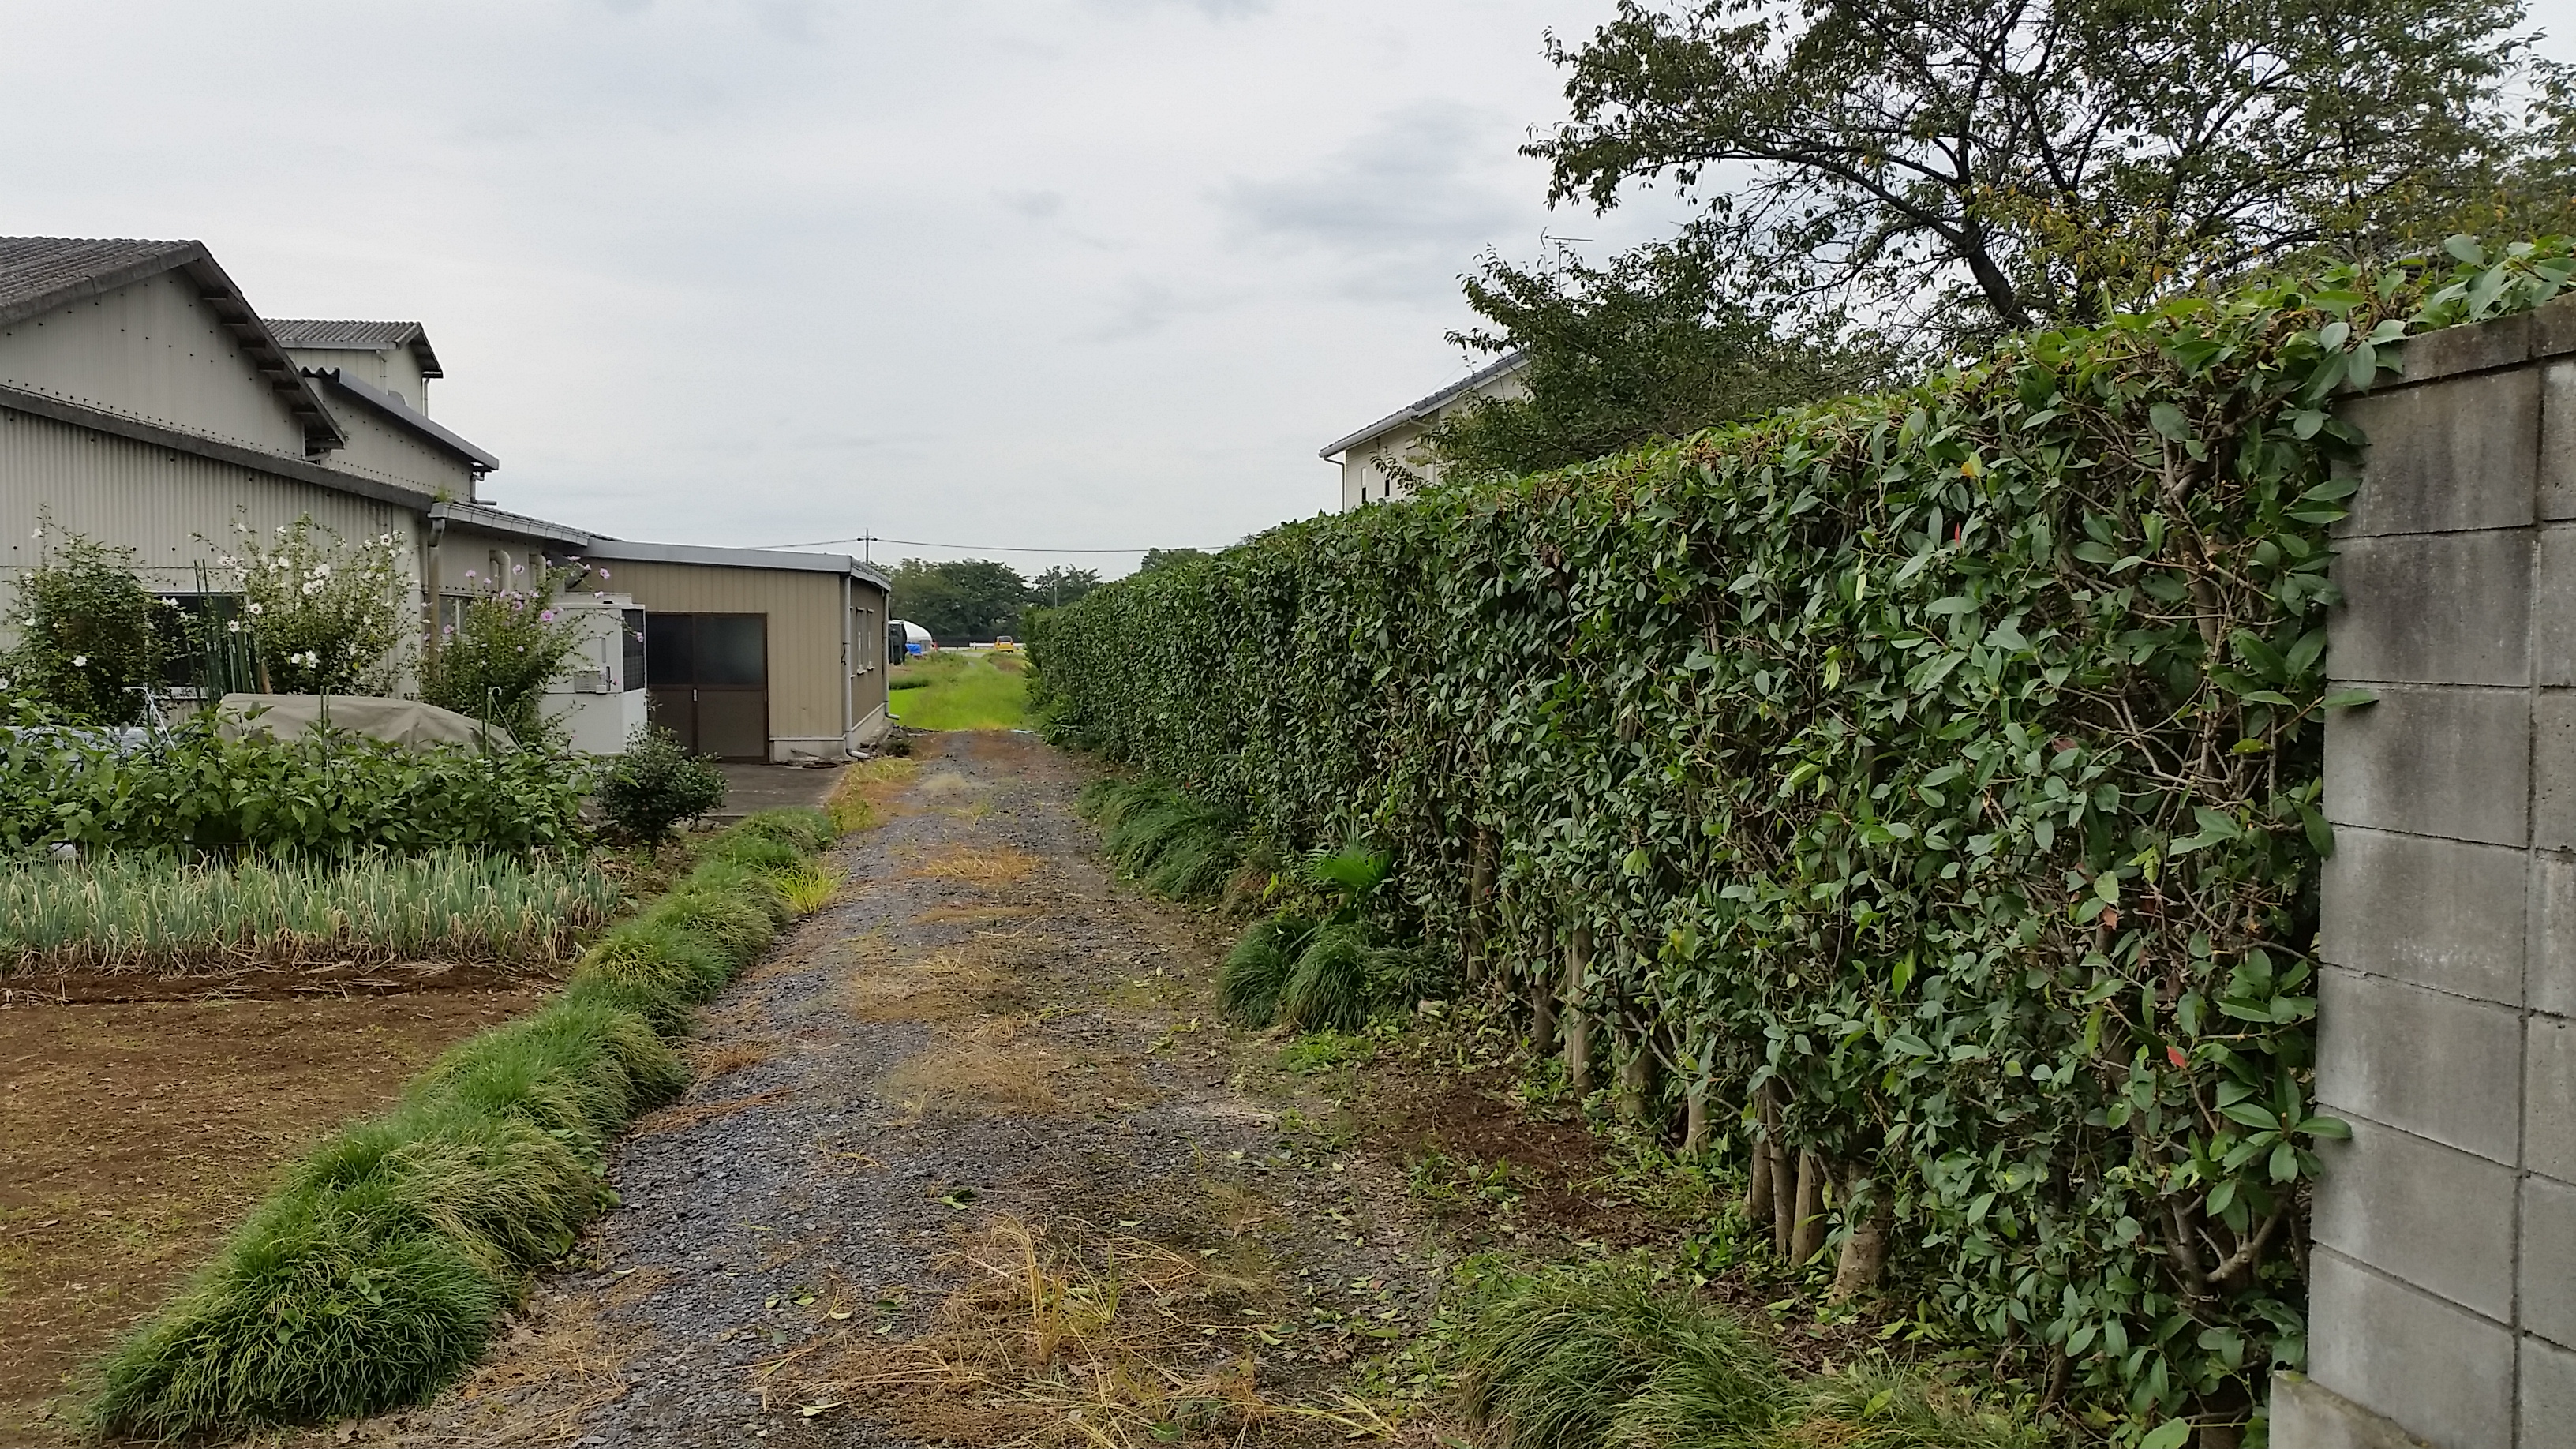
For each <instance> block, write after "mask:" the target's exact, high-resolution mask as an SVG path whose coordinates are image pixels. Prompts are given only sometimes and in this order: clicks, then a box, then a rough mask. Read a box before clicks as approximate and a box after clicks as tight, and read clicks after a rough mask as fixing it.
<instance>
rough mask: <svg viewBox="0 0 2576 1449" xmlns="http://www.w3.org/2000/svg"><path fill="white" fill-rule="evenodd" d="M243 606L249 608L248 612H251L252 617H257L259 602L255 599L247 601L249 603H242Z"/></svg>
mask: <svg viewBox="0 0 2576 1449" xmlns="http://www.w3.org/2000/svg"><path fill="white" fill-rule="evenodd" d="M243 607H245V608H247V609H249V610H250V612H251V616H252V617H253V618H257V617H258V616H259V604H258V603H257V601H253V602H251V603H249V604H246V605H244V606H243Z"/></svg>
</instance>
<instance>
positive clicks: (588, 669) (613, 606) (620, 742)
mask: <svg viewBox="0 0 2576 1449" xmlns="http://www.w3.org/2000/svg"><path fill="white" fill-rule="evenodd" d="M555 607H556V608H557V609H558V610H561V611H562V613H563V616H564V617H565V618H566V619H568V620H570V621H573V622H574V623H575V624H577V625H578V626H579V628H580V633H581V642H580V644H579V645H578V646H577V647H576V648H575V649H574V651H573V656H572V658H571V659H570V660H569V661H567V662H566V663H565V665H564V669H563V672H562V673H560V674H557V675H556V676H555V677H554V679H553V680H552V681H550V682H549V683H548V684H547V685H546V702H545V712H546V714H547V715H548V716H549V717H551V718H554V719H559V720H561V721H563V726H564V733H565V734H566V735H567V736H569V738H570V741H571V744H572V747H573V748H574V749H576V750H579V751H581V752H582V753H584V754H589V755H615V754H622V753H624V752H625V749H626V739H627V736H629V735H631V734H633V733H634V731H635V727H636V726H637V725H640V724H642V723H644V611H643V610H642V609H639V608H637V607H636V606H635V599H634V596H632V595H630V594H598V593H590V592H581V593H568V594H565V595H563V596H561V597H560V598H557V599H556V600H555Z"/></svg>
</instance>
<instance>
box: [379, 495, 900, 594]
mask: <svg viewBox="0 0 2576 1449" xmlns="http://www.w3.org/2000/svg"><path fill="white" fill-rule="evenodd" d="M429 516H430V517H432V518H444V519H447V520H448V521H449V522H451V523H455V524H459V525H462V526H464V527H468V528H477V529H481V530H483V531H484V532H486V533H506V534H516V535H518V536H519V537H521V538H533V539H543V540H545V541H547V542H550V543H566V544H571V545H572V546H573V547H574V549H575V550H577V551H578V552H579V553H580V555H581V556H582V557H584V558H590V559H604V560H606V561H608V562H611V563H666V564H696V565H699V566H701V567H705V568H726V569H783V570H786V571H787V572H789V573H815V574H848V575H849V576H851V577H852V578H857V579H865V580H866V581H867V582H869V583H871V584H874V585H876V586H877V587H878V588H880V589H884V590H886V591H888V592H892V591H893V589H894V581H893V580H892V579H889V578H887V577H886V575H885V572H884V571H883V570H882V569H879V568H878V567H876V566H875V565H874V564H868V563H862V562H860V561H859V560H857V559H854V558H852V557H850V556H849V555H848V554H845V553H790V552H788V551H786V550H784V549H773V548H713V547H709V546H707V545H704V544H695V543H638V542H636V541H635V540H633V539H630V538H607V537H603V536H601V535H599V534H595V533H590V532H587V531H585V530H583V529H578V528H573V527H570V526H569V525H566V524H561V523H549V522H547V521H546V520H544V519H542V518H531V517H529V516H528V515H526V514H524V513H505V512H503V511H502V510H500V509H498V508H492V507H489V506H487V505H484V504H481V503H456V502H447V503H441V504H439V505H437V506H436V507H434V508H432V509H430V510H429Z"/></svg>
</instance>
